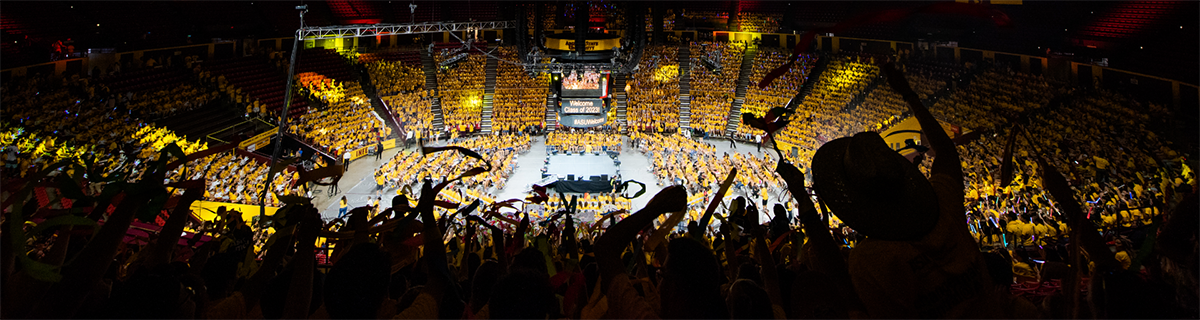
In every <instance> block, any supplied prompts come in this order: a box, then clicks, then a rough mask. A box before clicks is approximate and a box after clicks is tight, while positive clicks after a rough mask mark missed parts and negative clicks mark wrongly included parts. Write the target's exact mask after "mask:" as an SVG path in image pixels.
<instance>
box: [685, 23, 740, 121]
mask: <svg viewBox="0 0 1200 320" xmlns="http://www.w3.org/2000/svg"><path fill="white" fill-rule="evenodd" d="M691 50H692V51H691V52H693V53H696V54H694V55H693V56H692V68H691V69H692V71H691V72H692V82H691V83H690V85H691V91H690V92H691V98H692V100H691V112H692V113H691V114H692V123H691V127H692V129H700V130H703V131H704V132H707V133H709V134H721V133H723V132H724V131H725V127H726V126H727V125H728V124H729V119H728V118H729V108H730V107H731V106H732V104H733V98H734V96H735V94H736V91H737V80H738V75H739V73H740V72H741V65H742V57H743V56H745V50H746V45H745V44H744V43H723V42H704V43H697V42H693V43H692V44H691ZM705 54H712V56H711V57H712V59H713V61H716V62H717V63H720V64H721V67H722V69H721V72H719V73H716V72H713V71H711V70H709V69H708V68H707V67H705V66H704V63H703V62H702V61H701V60H702V59H703V57H705Z"/></svg>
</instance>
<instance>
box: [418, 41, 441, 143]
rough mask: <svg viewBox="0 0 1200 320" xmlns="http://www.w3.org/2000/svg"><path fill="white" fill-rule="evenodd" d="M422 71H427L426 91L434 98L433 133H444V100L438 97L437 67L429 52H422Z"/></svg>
mask: <svg viewBox="0 0 1200 320" xmlns="http://www.w3.org/2000/svg"><path fill="white" fill-rule="evenodd" d="M421 70H422V71H425V91H429V93H431V95H432V96H433V106H432V110H431V111H432V112H433V123H432V124H433V131H434V132H444V131H446V127H445V126H444V125H443V123H442V99H440V98H438V96H437V67H436V66H434V63H433V56H432V55H430V53H429V51H426V50H421Z"/></svg>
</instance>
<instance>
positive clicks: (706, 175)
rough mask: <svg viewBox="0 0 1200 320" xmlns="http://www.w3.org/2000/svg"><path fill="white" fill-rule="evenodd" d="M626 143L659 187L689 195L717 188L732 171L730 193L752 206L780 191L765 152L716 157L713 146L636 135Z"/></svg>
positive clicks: (672, 137) (684, 139) (679, 138)
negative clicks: (679, 188) (645, 159)
mask: <svg viewBox="0 0 1200 320" xmlns="http://www.w3.org/2000/svg"><path fill="white" fill-rule="evenodd" d="M630 139H633V140H634V143H635V145H636V146H637V148H638V151H640V152H642V153H643V154H645V155H646V156H647V157H649V158H650V162H651V168H650V169H651V172H652V173H653V174H654V175H655V177H656V178H657V179H658V181H657V183H658V184H659V185H662V186H669V185H683V186H685V187H687V188H688V189H689V190H691V191H692V192H693V193H700V192H705V191H706V190H710V189H712V187H713V186H716V185H719V184H720V183H721V181H722V180H724V179H725V175H726V174H728V173H729V171H730V170H731V169H733V168H735V167H736V168H737V169H738V172H739V174H738V176H737V178H736V180H735V181H734V185H733V186H732V188H733V190H735V191H738V192H741V193H743V194H746V195H748V196H749V197H750V198H752V199H755V200H756V202H761V201H770V200H772V199H774V198H773V197H771V196H770V194H779V192H780V191H781V190H782V187H781V184H780V183H781V180H780V179H779V177H778V175H776V174H775V173H774V168H773V167H772V166H771V164H772V163H774V161H773V160H772V158H773V157H774V156H773V155H772V154H771V153H769V152H768V153H763V154H762V155H755V154H752V153H747V154H742V153H734V154H732V155H731V154H728V153H724V154H721V155H718V154H717V152H716V148H715V146H713V145H711V144H708V143H704V142H700V141H696V140H694V139H692V138H688V137H686V136H683V135H680V134H669V135H663V134H657V133H640V132H639V133H634V134H631V135H630ZM742 173H745V174H742ZM774 200H776V201H778V200H779V199H774Z"/></svg>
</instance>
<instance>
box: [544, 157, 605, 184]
mask: <svg viewBox="0 0 1200 320" xmlns="http://www.w3.org/2000/svg"><path fill="white" fill-rule="evenodd" d="M546 159H548V160H549V164H547V165H546V166H545V169H546V171H545V172H544V173H543V174H548V175H551V176H553V177H557V178H561V179H568V178H569V177H574V179H575V180H590V179H591V177H592V176H607V177H608V179H611V178H612V177H615V176H617V173H618V172H619V171H620V170H619V169H620V167H619V166H618V164H617V162H616V160H614V159H613V158H612V157H610V156H608V155H606V154H603V153H602V154H600V155H595V154H585V155H580V154H571V155H566V154H561V153H560V154H557V155H553V154H552V155H549V156H548V157H547V158H546ZM543 177H544V176H543ZM605 180H607V179H605Z"/></svg>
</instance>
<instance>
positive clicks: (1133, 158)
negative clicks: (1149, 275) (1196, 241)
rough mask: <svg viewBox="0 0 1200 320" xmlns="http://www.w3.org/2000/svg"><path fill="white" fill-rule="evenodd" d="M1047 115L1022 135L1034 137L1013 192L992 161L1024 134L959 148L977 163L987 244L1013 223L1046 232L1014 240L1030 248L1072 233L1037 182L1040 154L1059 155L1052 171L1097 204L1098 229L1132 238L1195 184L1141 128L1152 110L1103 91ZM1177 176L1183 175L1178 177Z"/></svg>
mask: <svg viewBox="0 0 1200 320" xmlns="http://www.w3.org/2000/svg"><path fill="white" fill-rule="evenodd" d="M1047 108H1051V110H1047V112H1040V113H1036V114H1035V115H1034V116H1033V117H1032V119H1031V121H1030V123H1028V124H1027V126H1026V127H1024V128H1025V129H1023V130H1027V131H1024V132H1018V134H1027V135H1025V136H1022V138H1021V139H1018V140H1017V141H1018V144H1017V147H1016V150H1019V151H1017V152H1014V156H1015V158H1014V159H1013V160H1014V161H1013V163H1014V177H1013V180H1012V184H1011V185H1009V186H1007V187H1005V188H1000V187H998V185H999V183H998V181H997V180H996V177H997V176H998V175H997V173H998V172H999V171H1000V162H999V160H997V159H996V158H995V157H991V156H989V155H996V154H1000V153H1002V152H1003V148H1004V143H1005V140H1004V139H1003V138H1004V137H1007V136H1008V135H1009V134H1011V131H1010V130H1018V129H1006V130H1000V131H997V135H996V136H994V137H987V136H985V137H981V138H979V139H976V140H973V141H972V142H971V143H968V144H965V145H961V146H959V149H960V153H961V154H962V155H963V163H964V164H972V165H971V166H965V167H964V168H966V170H965V172H964V177H965V178H966V194H967V196H966V203H965V204H964V205H965V206H966V207H967V208H968V210H969V212H971V213H973V214H974V215H975V218H976V219H977V220H978V221H980V222H979V224H980V225H981V227H980V228H979V232H978V233H979V234H980V237H981V238H984V239H987V238H988V237H987V236H990V235H991V234H998V233H1000V232H995V231H989V230H996V229H1001V228H1003V229H1005V230H1007V229H1009V228H1012V227H1010V226H1012V225H1013V223H1017V224H1018V226H1020V224H1021V223H1026V224H1032V225H1045V226H1046V227H1038V228H1034V230H1035V231H1036V232H1028V230H1025V229H1028V228H1017V230H1020V233H1019V236H1020V238H1019V239H1016V240H1010V241H1018V240H1019V241H1021V242H1022V243H1026V245H1027V246H1028V243H1032V242H1034V241H1035V240H1033V239H1054V238H1056V236H1057V234H1064V233H1066V232H1067V231H1068V230H1065V229H1063V228H1060V227H1058V226H1057V224H1059V223H1060V222H1061V221H1060V219H1058V218H1057V217H1056V215H1055V212H1054V210H1053V206H1051V205H1049V204H1048V203H1047V202H1046V200H1045V199H1047V196H1048V195H1047V193H1046V190H1045V189H1044V187H1043V186H1044V185H1045V182H1043V181H1042V180H1041V179H1040V177H1039V176H1038V175H1037V172H1038V170H1039V164H1038V163H1037V162H1036V161H1035V160H1034V159H1033V157H1034V156H1035V155H1036V154H1037V153H1043V154H1047V155H1053V158H1054V160H1052V161H1050V162H1049V165H1051V166H1054V167H1055V169H1056V170H1058V171H1060V172H1062V173H1063V174H1064V176H1065V177H1066V179H1067V180H1068V181H1070V182H1071V183H1072V185H1073V186H1074V188H1073V189H1074V190H1073V191H1074V200H1075V201H1078V202H1080V203H1087V204H1090V205H1091V206H1092V207H1093V208H1094V209H1093V210H1095V211H1096V212H1097V213H1099V214H1098V215H1097V217H1098V219H1097V220H1098V221H1097V222H1098V224H1099V225H1100V227H1101V228H1102V229H1104V230H1109V231H1114V232H1117V233H1118V234H1122V235H1126V236H1129V232H1130V231H1133V230H1134V229H1136V228H1139V227H1144V226H1148V225H1150V221H1151V220H1152V219H1153V218H1154V217H1155V216H1157V215H1158V214H1161V213H1162V208H1164V207H1163V206H1162V204H1164V203H1166V202H1167V199H1169V197H1168V196H1166V195H1167V194H1168V193H1169V192H1171V191H1170V190H1179V189H1180V188H1190V187H1189V186H1193V185H1195V184H1194V182H1195V178H1194V174H1193V173H1191V168H1190V167H1188V166H1187V164H1186V163H1184V162H1183V161H1182V158H1181V155H1180V154H1179V153H1178V152H1176V151H1174V150H1172V148H1171V147H1170V145H1169V144H1167V143H1165V141H1163V140H1162V139H1160V138H1159V137H1158V136H1157V135H1156V134H1154V133H1153V132H1152V131H1151V130H1148V129H1146V128H1145V127H1144V125H1139V124H1138V123H1139V122H1145V121H1147V120H1148V119H1149V117H1151V116H1152V115H1151V114H1152V112H1148V110H1146V106H1144V105H1141V104H1139V103H1137V102H1135V101H1131V100H1128V99H1127V98H1124V97H1122V96H1120V95H1116V94H1112V93H1108V92H1098V93H1095V94H1093V95H1089V96H1087V97H1085V98H1082V99H1080V100H1077V101H1074V102H1071V103H1070V104H1068V105H1063V106H1049V107H1047ZM1155 116H1168V115H1167V114H1156V115H1155ZM1024 137H1028V138H1031V139H1034V140H1033V141H1029V140H1026V139H1025V138H1024ZM1108 146H1121V147H1118V148H1111V147H1108ZM1171 171H1179V172H1180V173H1179V174H1177V175H1174V174H1170V172H1171ZM1056 233H1057V234H1056ZM984 235H987V236H984ZM1135 237H1136V236H1135ZM1031 238H1032V239H1031ZM1127 249H1132V248H1127ZM1125 268H1128V266H1127V265H1126V266H1125Z"/></svg>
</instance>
